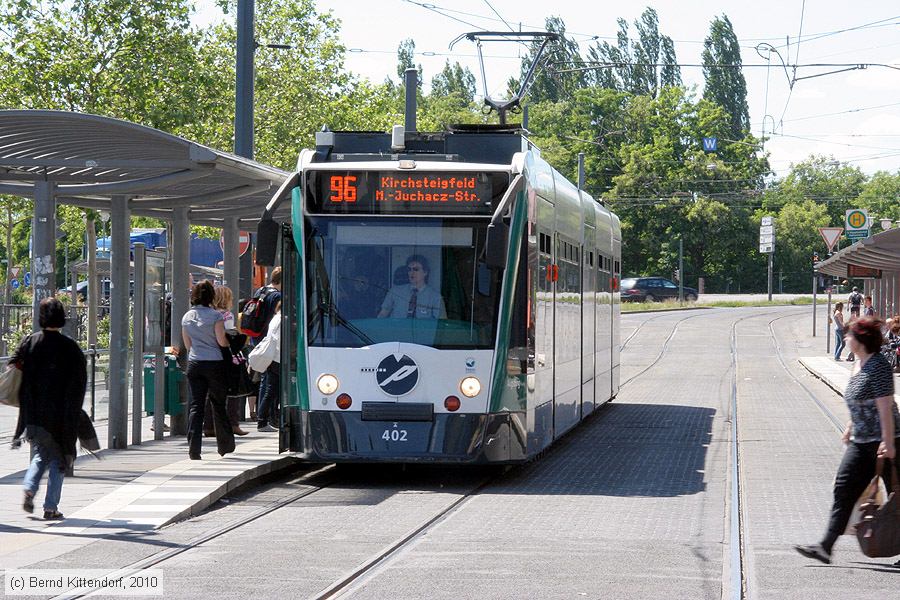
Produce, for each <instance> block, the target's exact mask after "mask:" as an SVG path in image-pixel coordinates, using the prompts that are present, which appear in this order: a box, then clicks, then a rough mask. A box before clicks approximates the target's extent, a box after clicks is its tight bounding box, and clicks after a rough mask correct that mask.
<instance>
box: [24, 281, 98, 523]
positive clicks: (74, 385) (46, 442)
mask: <svg viewBox="0 0 900 600" xmlns="http://www.w3.org/2000/svg"><path fill="white" fill-rule="evenodd" d="M38 315H39V324H40V326H41V331H39V332H37V333H34V334H32V335H30V336H28V337H27V338H25V339H24V340H22V343H21V344H19V348H18V349H17V350H16V353H15V355H14V356H13V357H12V359H11V360H10V362H17V363H18V364H19V365H20V368H21V369H22V387H21V389H20V391H19V422H18V425H17V426H16V433H15V438H16V439H18V438H19V437H21V436H22V435H23V434H24V436H25V439H26V440H28V441H29V442H31V445H32V449H33V452H32V454H33V456H32V460H31V465H29V467H28V471H27V472H26V473H25V482H24V488H25V490H24V495H25V499H24V501H23V502H22V508H24V509H25V510H26V511H27V512H33V511H34V496H35V494H36V493H37V490H38V486H39V485H40V482H41V477H43V475H44V471H48V476H47V494H46V496H45V498H44V518H45V519H51V520H59V519H62V518H63V515H62V514H61V513H60V512H59V510H58V508H59V498H60V495H61V493H62V484H63V477H64V475H65V472H66V470H67V468H68V466H69V465H71V464H72V462H73V461H74V460H75V440H76V439H77V435H78V417H79V415H80V414H81V405H82V403H83V402H84V391H85V387H86V386H87V366H86V362H85V359H84V353H83V352H82V351H81V348H79V347H78V344H77V343H76V342H75V340H73V339H72V338H70V337H67V336H65V335H63V333H62V332H61V331H60V329H62V327H63V325H65V323H66V311H65V309H64V308H63V305H62V303H60V301H59V300H57V299H56V298H45V299H43V300H41V304H40V308H39V313H38Z"/></svg>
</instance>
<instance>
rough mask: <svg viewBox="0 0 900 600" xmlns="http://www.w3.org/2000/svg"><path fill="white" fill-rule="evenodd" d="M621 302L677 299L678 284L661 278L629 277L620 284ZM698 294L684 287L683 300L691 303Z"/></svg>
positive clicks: (692, 289)
mask: <svg viewBox="0 0 900 600" xmlns="http://www.w3.org/2000/svg"><path fill="white" fill-rule="evenodd" d="M621 291H622V300H623V301H628V302H660V301H662V300H677V299H678V284H677V283H673V282H672V281H669V280H668V279H665V278H663V277H629V278H628V279H623V280H622V284H621ZM697 296H698V293H697V290H696V289H695V288H692V287H687V286H685V287H684V299H685V300H687V301H688V302H693V301H694V300H696V299H697Z"/></svg>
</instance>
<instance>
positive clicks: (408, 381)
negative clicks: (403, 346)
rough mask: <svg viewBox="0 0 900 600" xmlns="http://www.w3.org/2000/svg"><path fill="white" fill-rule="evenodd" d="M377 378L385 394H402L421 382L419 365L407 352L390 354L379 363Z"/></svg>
mask: <svg viewBox="0 0 900 600" xmlns="http://www.w3.org/2000/svg"><path fill="white" fill-rule="evenodd" d="M375 380H376V381H378V385H379V386H380V387H381V389H382V390H383V391H384V393H385V394H388V395H390V396H402V395H403V394H408V393H410V392H411V391H412V390H413V388H414V387H416V384H417V383H419V366H418V365H417V364H416V362H415V361H414V360H413V359H411V358H410V357H409V356H407V355H405V354H401V355H397V354H389V355H388V356H385V357H384V359H383V360H382V361H381V362H380V363H378V368H377V369H376V370H375Z"/></svg>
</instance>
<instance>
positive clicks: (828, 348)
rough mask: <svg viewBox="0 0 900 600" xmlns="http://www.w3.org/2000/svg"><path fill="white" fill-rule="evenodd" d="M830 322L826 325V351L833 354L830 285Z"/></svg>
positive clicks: (829, 290)
mask: <svg viewBox="0 0 900 600" xmlns="http://www.w3.org/2000/svg"><path fill="white" fill-rule="evenodd" d="M826 320H827V321H828V324H827V325H826V326H825V352H827V353H828V354H831V286H828V318H827V319H826Z"/></svg>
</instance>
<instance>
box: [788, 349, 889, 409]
mask: <svg viewBox="0 0 900 600" xmlns="http://www.w3.org/2000/svg"><path fill="white" fill-rule="evenodd" d="M799 360H800V364H801V365H803V367H804V368H805V369H806V370H807V371H809V372H810V373H811V374H813V375H814V376H816V377H818V378H819V379H821V380H822V382H823V383H824V384H825V385H827V386H828V387H830V388H831V389H833V390H834V391H835V392H837V393H838V394H840V395H841V396H843V395H844V389H845V388H846V387H847V381H849V380H850V373H851V372H852V370H853V365H854V364H855V363H853V362H852V361H851V362H847V361H846V360H840V361H837V360H834V358H832V357H830V356H802V357H800V359H799ZM894 392H895V393H894V400H896V401H897V402H898V403H900V373H895V374H894Z"/></svg>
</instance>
